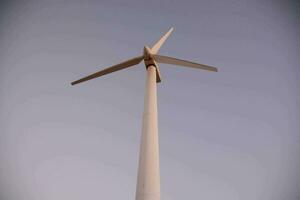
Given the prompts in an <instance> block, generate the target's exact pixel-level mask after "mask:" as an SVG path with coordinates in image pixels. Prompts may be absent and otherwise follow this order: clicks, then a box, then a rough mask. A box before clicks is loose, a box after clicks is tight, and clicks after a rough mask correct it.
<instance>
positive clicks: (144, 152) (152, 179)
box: [71, 28, 218, 200]
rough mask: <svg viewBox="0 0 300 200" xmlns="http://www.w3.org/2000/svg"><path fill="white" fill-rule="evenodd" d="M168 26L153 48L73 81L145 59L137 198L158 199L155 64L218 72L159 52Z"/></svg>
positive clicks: (128, 65) (87, 78)
mask: <svg viewBox="0 0 300 200" xmlns="http://www.w3.org/2000/svg"><path fill="white" fill-rule="evenodd" d="M172 31H173V28H171V29H170V30H169V31H168V32H167V33H166V34H165V35H164V36H162V37H161V38H160V39H159V40H158V42H157V43H156V44H155V45H154V46H153V47H152V48H149V47H148V46H145V47H144V52H143V55H141V56H138V57H135V58H132V59H130V60H127V61H125V62H122V63H120V64H117V65H114V66H111V67H108V68H106V69H103V70H101V71H98V72H96V73H94V74H91V75H89V76H86V77H84V78H81V79H79V80H76V81H74V82H72V83H71V84H72V85H75V84H78V83H81V82H84V81H88V80H91V79H94V78H97V77H100V76H103V75H106V74H109V73H112V72H115V71H118V70H122V69H125V68H128V67H131V66H134V65H137V64H139V63H140V62H141V61H142V60H144V63H145V66H146V71H147V79H146V92H145V99H144V114H143V128H142V137H141V143H140V155H139V167H138V175H137V187H136V197H135V199H136V200H160V170H159V145H158V127H157V94H156V84H157V83H160V82H161V76H160V71H159V67H158V63H164V64H171V65H179V66H184V67H191V68H195V69H203V70H208V71H212V72H217V71H218V70H217V68H215V67H211V66H208V65H203V64H198V63H194V62H190V61H186V60H180V59H177V58H172V57H168V56H163V55H159V54H158V51H159V49H160V47H161V46H162V45H163V43H164V42H165V41H166V39H167V38H168V37H169V36H170V34H171V33H172Z"/></svg>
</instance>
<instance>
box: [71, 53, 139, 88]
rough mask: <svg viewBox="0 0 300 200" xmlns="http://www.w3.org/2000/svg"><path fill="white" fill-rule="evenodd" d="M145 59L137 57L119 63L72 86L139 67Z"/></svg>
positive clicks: (75, 82)
mask: <svg viewBox="0 0 300 200" xmlns="http://www.w3.org/2000/svg"><path fill="white" fill-rule="evenodd" d="M143 58H144V57H143V56H139V57H135V58H132V59H130V60H127V61H125V62H122V63H119V64H117V65H114V66H111V67H108V68H106V69H103V70H101V71H98V72H96V73H94V74H91V75H89V76H86V77H84V78H81V79H79V80H76V81H74V82H72V83H71V85H75V84H78V83H81V82H84V81H88V80H91V79H94V78H97V77H99V76H103V75H105V74H109V73H112V72H115V71H118V70H121V69H125V68H128V67H131V66H133V65H137V64H139V63H140V62H141V61H142V60H143Z"/></svg>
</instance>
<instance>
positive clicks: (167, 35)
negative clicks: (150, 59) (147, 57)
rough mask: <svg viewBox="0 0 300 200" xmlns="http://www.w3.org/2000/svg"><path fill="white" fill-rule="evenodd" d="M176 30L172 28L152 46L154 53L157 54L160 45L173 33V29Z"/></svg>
mask: <svg viewBox="0 0 300 200" xmlns="http://www.w3.org/2000/svg"><path fill="white" fill-rule="evenodd" d="M173 30H174V28H170V30H169V31H168V32H167V33H166V34H165V35H164V36H162V37H161V38H160V39H159V40H158V41H157V42H156V43H155V45H153V47H152V48H151V52H152V53H153V54H156V53H157V52H158V51H159V49H160V47H161V46H162V45H163V43H164V42H165V41H166V39H167V38H168V37H169V36H170V35H171V33H172V31H173Z"/></svg>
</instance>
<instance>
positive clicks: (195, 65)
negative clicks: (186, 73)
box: [152, 55, 218, 72]
mask: <svg viewBox="0 0 300 200" xmlns="http://www.w3.org/2000/svg"><path fill="white" fill-rule="evenodd" d="M152 56H153V57H154V60H156V61H157V62H159V63H165V64H171V65H180V66H185V67H191V68H196V69H204V70H208V71H213V72H217V71H218V69H217V68H216V67H212V66H208V65H203V64H198V63H194V62H190V61H186V60H180V59H177V58H172V57H168V56H162V55H152Z"/></svg>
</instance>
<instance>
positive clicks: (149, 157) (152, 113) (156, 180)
mask: <svg viewBox="0 0 300 200" xmlns="http://www.w3.org/2000/svg"><path fill="white" fill-rule="evenodd" d="M136 200H160V173H159V147H158V128H157V97H156V68H155V66H153V65H150V66H148V68H147V81H146V93H145V100H144V114H143V128H142V139H141V145H140V158H139V169H138V180H137V189H136Z"/></svg>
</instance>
